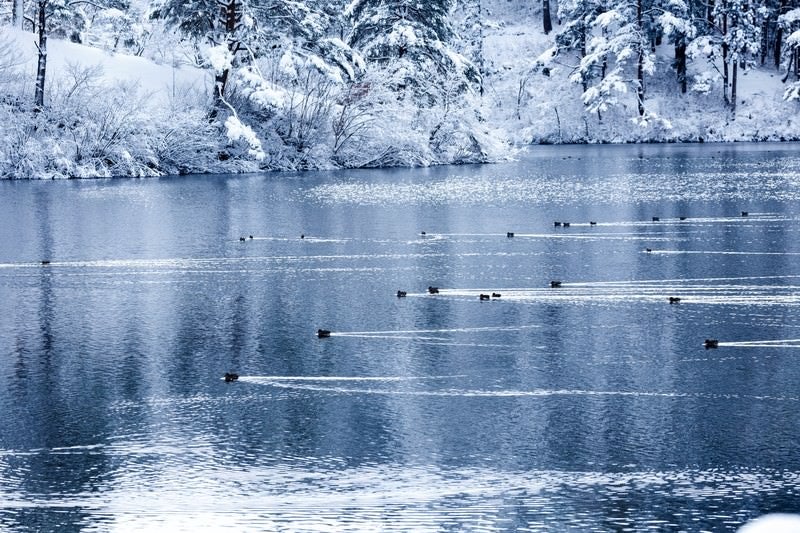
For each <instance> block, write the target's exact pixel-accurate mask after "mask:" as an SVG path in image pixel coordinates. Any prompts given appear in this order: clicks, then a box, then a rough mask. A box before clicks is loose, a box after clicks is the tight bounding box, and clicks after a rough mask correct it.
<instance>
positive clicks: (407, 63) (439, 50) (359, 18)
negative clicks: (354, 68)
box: [345, 0, 479, 103]
mask: <svg viewBox="0 0 800 533" xmlns="http://www.w3.org/2000/svg"><path fill="white" fill-rule="evenodd" d="M451 6H452V0H430V1H426V2H420V1H418V0H353V1H352V2H351V3H350V5H348V6H347V8H346V10H345V13H346V15H347V16H348V17H349V18H350V20H351V22H352V30H351V33H350V36H349V40H348V42H349V44H350V45H351V46H353V47H354V48H356V49H358V50H359V51H360V52H361V53H362V54H363V55H364V57H365V58H366V60H367V61H369V62H371V63H373V64H376V65H379V66H381V67H382V68H384V69H386V70H387V72H388V73H389V75H390V77H391V78H393V80H394V82H393V85H394V88H395V89H396V90H398V91H402V90H405V89H410V90H411V91H412V92H413V93H414V94H415V95H416V96H417V97H420V99H421V101H423V100H427V101H428V103H433V102H435V101H436V100H437V99H438V98H437V96H436V92H437V91H436V90H435V89H434V88H435V87H436V85H437V83H439V82H440V81H441V80H443V79H445V78H449V79H450V80H460V81H459V82H457V83H459V85H460V86H461V87H462V88H466V87H467V85H469V84H470V83H473V82H478V80H479V75H478V72H477V69H476V68H475V67H474V65H473V64H472V63H471V62H470V61H469V60H467V59H466V58H465V57H464V56H462V55H461V54H459V53H457V52H455V51H454V50H453V49H452V48H451V47H450V46H449V41H450V39H451V38H452V35H453V29H452V27H451V25H450V21H449V18H448V13H449V10H450V8H451Z"/></svg>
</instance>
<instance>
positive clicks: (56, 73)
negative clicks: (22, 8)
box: [3, 27, 213, 105]
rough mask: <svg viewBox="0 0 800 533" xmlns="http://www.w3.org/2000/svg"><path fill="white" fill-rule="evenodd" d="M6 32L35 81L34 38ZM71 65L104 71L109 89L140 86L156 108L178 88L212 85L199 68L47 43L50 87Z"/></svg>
mask: <svg viewBox="0 0 800 533" xmlns="http://www.w3.org/2000/svg"><path fill="white" fill-rule="evenodd" d="M3 32H4V33H5V34H6V36H7V37H9V38H10V39H11V40H12V42H13V43H14V45H15V47H16V50H17V52H18V53H19V54H20V57H21V59H22V65H21V67H20V68H21V69H22V70H23V72H24V73H26V74H27V75H28V76H30V77H31V79H33V77H35V73H36V61H37V51H36V45H35V40H34V39H35V36H34V35H33V34H32V33H30V32H23V31H20V30H16V29H13V28H8V27H6V28H3ZM71 65H78V66H81V67H83V68H87V67H99V68H100V69H101V70H102V82H103V83H104V84H105V85H107V86H113V85H120V84H133V85H137V86H138V87H139V88H140V89H141V90H142V91H144V92H146V93H148V94H150V95H152V98H153V100H151V103H152V104H153V105H159V104H161V105H163V104H165V103H166V102H167V100H169V98H170V96H171V94H172V92H173V91H174V90H175V88H176V87H177V86H180V87H182V88H184V89H186V88H187V87H191V88H195V89H199V90H205V89H206V88H207V87H208V86H209V84H210V83H213V80H211V77H210V75H209V73H208V72H206V71H204V70H201V69H199V68H194V67H190V66H186V65H182V66H175V67H173V66H171V65H159V64H156V63H153V62H152V61H150V60H148V59H145V58H142V57H134V56H129V55H125V54H120V53H109V52H106V51H104V50H100V49H97V48H91V47H88V46H83V45H80V44H75V43H71V42H68V41H63V40H59V39H52V38H51V39H48V41H47V76H48V86H52V85H53V84H55V83H58V80H64V79H67V78H69V76H70V72H69V71H70V69H71V68H72V67H71Z"/></svg>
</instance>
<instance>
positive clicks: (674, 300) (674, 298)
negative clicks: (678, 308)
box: [669, 296, 681, 304]
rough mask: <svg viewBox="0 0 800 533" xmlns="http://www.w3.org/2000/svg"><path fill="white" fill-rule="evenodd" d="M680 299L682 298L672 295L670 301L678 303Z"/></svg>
mask: <svg viewBox="0 0 800 533" xmlns="http://www.w3.org/2000/svg"><path fill="white" fill-rule="evenodd" d="M680 301H681V299H680V298H678V297H677V296H670V297H669V303H671V304H677V303H680Z"/></svg>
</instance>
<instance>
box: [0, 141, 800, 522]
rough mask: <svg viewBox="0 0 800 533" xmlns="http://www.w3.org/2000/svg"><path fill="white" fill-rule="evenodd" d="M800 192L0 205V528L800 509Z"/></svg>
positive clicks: (125, 189)
mask: <svg viewBox="0 0 800 533" xmlns="http://www.w3.org/2000/svg"><path fill="white" fill-rule="evenodd" d="M799 169H800V157H799V156H797V155H795V153H794V150H793V147H792V146H791V145H760V146H747V145H739V146H734V147H717V146H713V145H706V146H691V147H684V146H657V147H651V146H627V147H549V148H542V149H537V150H535V151H533V152H532V153H531V154H530V155H529V156H526V157H525V158H524V159H523V160H521V161H520V162H517V163H512V164H508V165H495V166H480V167H456V168H453V167H442V168H436V169H417V170H388V171H361V172H355V171H354V172H327V173H309V174H298V175H274V174H271V175H265V176H261V175H257V176H255V175H254V176H206V177H182V178H173V179H163V180H142V181H138V180H120V181H105V180H98V181H91V182H65V183H0V202H2V209H0V410H1V411H2V412H3V413H4V414H5V417H4V423H3V425H2V426H0V529H4V530H14V531H43V530H44V531H48V530H59V531H79V530H88V531H107V530H169V531H196V530H198V529H202V530H208V529H227V530H233V531H243V530H266V531H272V530H282V531H323V530H324V531H365V530H377V529H381V530H392V531H441V530H454V531H461V530H471V531H477V530H481V531H483V530H489V531H512V530H519V531H592V530H597V531H601V530H602V531H606V530H626V529H629V530H644V529H652V530H676V531H677V530H690V531H699V530H713V531H722V530H731V529H735V528H736V527H738V526H739V525H741V524H742V523H744V522H745V521H747V520H748V519H750V518H752V517H754V516H758V515H760V514H762V513H765V512H798V511H800V504H798V501H800V500H798V498H797V492H798V490H800V453H799V452H800V444H799V443H800V438H799V437H800V435H799V434H798V432H799V431H800V409H798V402H800V394H798V392H797V390H798V389H797V383H798V382H800V365H798V363H797V355H798V352H797V348H798V347H800V338H799V337H800V321H799V320H798V318H797V313H796V311H797V308H798V306H800V283H799V282H800V263H798V257H797V256H798V255H800V246H798V245H797V244H796V243H797V242H799V241H798V239H797V234H798V230H799V229H800V219H798V213H797V212H796V211H795V210H794V209H795V206H796V202H795V200H797V199H798V198H800V186H799V185H798V184H800V180H798V179H797V178H798V170H799ZM743 212H746V214H745V213H743ZM555 221H559V222H561V225H558V226H556V225H555V224H554V222H555ZM564 221H569V222H570V224H569V226H566V227H565V226H564V224H563V223H564ZM422 232H424V234H423V233H422ZM509 232H513V236H511V235H510V233H509ZM250 235H252V236H253V238H252V239H251V238H250ZM301 235H302V236H303V237H302V238H301ZM240 237H245V240H244V241H241V240H240ZM555 280H557V281H560V282H561V283H560V285H555V286H554V285H553V284H551V282H552V281H555ZM429 286H434V287H438V288H439V291H438V293H435V294H431V293H430V291H428V287H429ZM398 290H402V291H405V297H398V296H397V291H398ZM481 294H485V295H486V298H484V299H481V298H480V295H481ZM670 297H671V298H673V300H672V302H670V300H669V298H670ZM319 328H324V329H329V330H330V331H331V335H330V337H329V338H318V337H317V335H316V332H317V329H319ZM707 338H714V339H718V340H719V345H718V348H716V349H706V348H704V339H707ZM225 372H236V373H238V374H239V375H240V378H239V380H238V381H236V382H233V383H225V382H224V380H223V379H222V376H223V374H224V373H225Z"/></svg>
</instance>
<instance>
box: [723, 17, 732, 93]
mask: <svg viewBox="0 0 800 533" xmlns="http://www.w3.org/2000/svg"><path fill="white" fill-rule="evenodd" d="M727 36H728V15H723V16H722V39H723V41H722V99H723V100H724V101H725V103H726V104H730V103H731V102H730V100H728V87H729V84H730V81H731V80H730V76H729V74H728V43H727V42H726V41H725V37H727Z"/></svg>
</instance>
